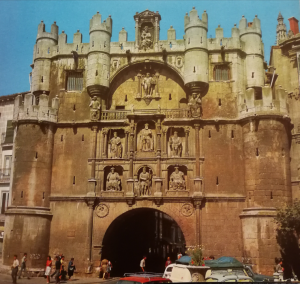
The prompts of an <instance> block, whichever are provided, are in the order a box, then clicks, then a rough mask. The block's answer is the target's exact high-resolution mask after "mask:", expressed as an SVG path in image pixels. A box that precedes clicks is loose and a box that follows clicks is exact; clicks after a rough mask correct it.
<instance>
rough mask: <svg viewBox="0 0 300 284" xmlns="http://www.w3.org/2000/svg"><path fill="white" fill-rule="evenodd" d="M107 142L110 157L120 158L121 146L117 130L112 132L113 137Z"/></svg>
mask: <svg viewBox="0 0 300 284" xmlns="http://www.w3.org/2000/svg"><path fill="white" fill-rule="evenodd" d="M109 144H110V154H111V158H113V159H114V158H122V151H123V146H122V143H121V138H120V137H118V133H117V132H114V137H113V138H111V139H110V141H109Z"/></svg>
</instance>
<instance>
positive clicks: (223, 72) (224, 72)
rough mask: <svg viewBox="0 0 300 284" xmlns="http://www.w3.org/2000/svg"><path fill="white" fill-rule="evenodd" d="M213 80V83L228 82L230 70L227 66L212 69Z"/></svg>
mask: <svg viewBox="0 0 300 284" xmlns="http://www.w3.org/2000/svg"><path fill="white" fill-rule="evenodd" d="M214 80H215V81H227V80H230V69H229V67H228V66H227V65H217V66H215V68H214Z"/></svg>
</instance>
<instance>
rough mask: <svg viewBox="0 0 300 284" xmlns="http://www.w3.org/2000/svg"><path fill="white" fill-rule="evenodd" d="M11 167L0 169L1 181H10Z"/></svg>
mask: <svg viewBox="0 0 300 284" xmlns="http://www.w3.org/2000/svg"><path fill="white" fill-rule="evenodd" d="M10 172H11V168H8V169H2V170H0V183H8V182H10Z"/></svg>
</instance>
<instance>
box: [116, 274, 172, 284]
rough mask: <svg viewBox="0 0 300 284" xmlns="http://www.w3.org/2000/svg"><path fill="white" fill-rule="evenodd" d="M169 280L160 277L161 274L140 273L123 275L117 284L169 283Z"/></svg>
mask: <svg viewBox="0 0 300 284" xmlns="http://www.w3.org/2000/svg"><path fill="white" fill-rule="evenodd" d="M170 282H171V280H170V279H166V278H164V277H162V274H158V273H150V272H141V273H125V274H124V277H123V278H120V279H119V281H118V282H117V284H142V283H170Z"/></svg>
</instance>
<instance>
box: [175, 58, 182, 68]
mask: <svg viewBox="0 0 300 284" xmlns="http://www.w3.org/2000/svg"><path fill="white" fill-rule="evenodd" d="M175 65H176V67H177V68H181V67H182V66H183V59H182V57H181V56H177V57H176V59H175Z"/></svg>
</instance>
